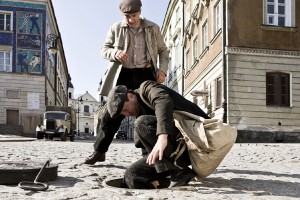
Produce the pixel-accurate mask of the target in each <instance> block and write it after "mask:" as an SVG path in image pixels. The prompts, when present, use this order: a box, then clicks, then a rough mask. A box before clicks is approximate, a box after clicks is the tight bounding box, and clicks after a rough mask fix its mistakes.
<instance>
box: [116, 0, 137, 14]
mask: <svg viewBox="0 0 300 200" xmlns="http://www.w3.org/2000/svg"><path fill="white" fill-rule="evenodd" d="M141 7H142V2H141V1H140V0H121V2H120V10H121V12H122V13H128V14H130V13H136V12H138V11H140V9H141Z"/></svg>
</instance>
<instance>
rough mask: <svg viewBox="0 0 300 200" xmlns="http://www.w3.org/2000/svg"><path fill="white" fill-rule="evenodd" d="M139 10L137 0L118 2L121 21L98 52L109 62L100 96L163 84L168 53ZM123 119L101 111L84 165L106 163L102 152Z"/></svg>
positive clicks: (152, 27)
mask: <svg viewBox="0 0 300 200" xmlns="http://www.w3.org/2000/svg"><path fill="white" fill-rule="evenodd" d="M141 7H142V2H141V1H140V0H121V2H120V6H119V8H120V11H121V12H122V13H123V15H124V20H123V21H121V22H117V23H115V24H113V25H112V26H111V27H110V29H109V31H108V34H107V37H106V40H105V42H104V45H103V47H102V49H101V54H102V56H103V57H104V58H105V59H107V60H109V61H110V63H109V67H108V70H107V71H106V73H105V75H104V80H103V83H102V85H101V88H100V94H101V95H103V96H107V95H108V92H109V91H110V89H111V88H113V87H114V86H115V85H125V86H126V87H128V88H130V89H136V88H138V87H139V86H140V84H141V83H142V82H144V81H145V80H153V81H156V82H158V83H163V82H164V81H165V77H166V74H167V70H168V64H169V52H168V49H167V47H166V45H165V43H164V40H163V37H162V35H161V32H160V28H159V26H158V25H157V24H155V23H154V22H151V21H149V20H147V19H145V18H143V17H142V16H141ZM123 119H124V116H123V115H119V116H118V117H116V118H111V117H110V115H109V113H108V112H107V110H105V111H104V113H103V115H102V116H101V117H100V119H99V120H98V125H97V139H96V142H95V144H94V150H95V151H94V153H93V154H92V155H91V156H89V157H88V158H87V159H86V160H85V162H84V163H85V164H95V163H96V162H103V161H105V152H107V150H108V147H109V145H110V144H111V142H112V140H113V137H114V135H115V133H116V132H117V130H118V129H119V127H120V124H121V121H122V120H123ZM136 146H138V144H136ZM140 147H141V146H140Z"/></svg>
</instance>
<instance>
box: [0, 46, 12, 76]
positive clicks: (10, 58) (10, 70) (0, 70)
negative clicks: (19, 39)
mask: <svg viewBox="0 0 300 200" xmlns="http://www.w3.org/2000/svg"><path fill="white" fill-rule="evenodd" d="M0 53H3V69H1V64H2V63H0V72H12V50H5V49H0ZM7 53H9V58H7ZM7 59H8V60H9V62H10V64H6V61H7ZM0 62H1V59H0ZM7 69H8V70H7Z"/></svg>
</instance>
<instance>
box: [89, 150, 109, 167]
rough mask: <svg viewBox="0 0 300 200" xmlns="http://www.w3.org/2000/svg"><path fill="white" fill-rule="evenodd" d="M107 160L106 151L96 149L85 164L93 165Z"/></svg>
mask: <svg viewBox="0 0 300 200" xmlns="http://www.w3.org/2000/svg"><path fill="white" fill-rule="evenodd" d="M103 161H105V153H101V152H99V151H95V152H94V153H93V154H92V155H90V156H89V157H88V158H87V159H86V160H85V161H84V164H89V165H93V164H95V163H96V162H103Z"/></svg>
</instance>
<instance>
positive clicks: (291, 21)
mask: <svg viewBox="0 0 300 200" xmlns="http://www.w3.org/2000/svg"><path fill="white" fill-rule="evenodd" d="M269 1H270V0H265V1H264V3H265V6H264V24H265V25H268V26H278V27H294V26H295V1H294V0H285V2H284V3H281V2H279V1H280V0H273V2H269ZM272 5H273V6H274V8H273V9H274V13H269V9H268V8H269V6H272ZM280 6H281V7H283V6H284V8H285V9H284V15H283V14H279V13H278V10H279V7H280ZM272 16H273V20H274V21H273V22H270V21H269V17H272ZM280 16H281V17H284V19H285V23H284V25H281V24H279V21H278V18H279V17H280Z"/></svg>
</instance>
